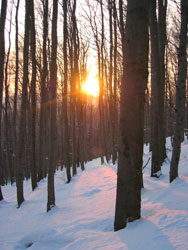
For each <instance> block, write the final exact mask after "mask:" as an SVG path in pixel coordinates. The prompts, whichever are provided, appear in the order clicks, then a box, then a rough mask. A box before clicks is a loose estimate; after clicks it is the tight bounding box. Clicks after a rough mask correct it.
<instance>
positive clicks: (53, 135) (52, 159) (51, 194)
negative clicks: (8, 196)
mask: <svg viewBox="0 0 188 250" xmlns="http://www.w3.org/2000/svg"><path fill="white" fill-rule="evenodd" d="M57 16H58V1H57V0H53V17H52V52H51V53H52V54H51V65H50V86H49V87H50V154H49V168H48V203H47V212H48V211H49V210H51V209H52V207H53V206H55V187H54V172H55V168H56V141H57V131H56V129H57V117H56V106H57V93H56V92H57V62H56V60H57Z"/></svg>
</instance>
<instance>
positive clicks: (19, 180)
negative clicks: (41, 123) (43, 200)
mask: <svg viewBox="0 0 188 250" xmlns="http://www.w3.org/2000/svg"><path fill="white" fill-rule="evenodd" d="M29 19H30V11H29V0H25V35H24V55H23V57H24V59H23V83H22V96H21V113H20V127H19V144H18V153H17V164H16V186H17V203H18V207H20V206H21V204H22V203H23V201H24V193H23V179H24V176H23V165H24V157H23V155H24V152H26V151H25V150H26V119H27V107H28V105H27V87H28V82H29V79H28V74H29V73H28V60H29V58H28V53H29V31H30V20H29Z"/></svg>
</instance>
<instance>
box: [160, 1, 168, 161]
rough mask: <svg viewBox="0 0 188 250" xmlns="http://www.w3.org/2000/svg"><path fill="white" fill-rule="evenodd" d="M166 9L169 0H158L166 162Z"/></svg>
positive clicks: (162, 152) (162, 121)
mask: <svg viewBox="0 0 188 250" xmlns="http://www.w3.org/2000/svg"><path fill="white" fill-rule="evenodd" d="M166 11H167V0H165V1H164V0H158V35H159V56H160V71H161V101H160V103H161V107H160V109H161V112H160V113H161V118H160V119H161V123H160V124H161V143H160V144H161V146H160V147H161V161H162V162H164V160H165V158H166V146H165V144H166V126H165V124H166V120H165V119H164V115H165V106H164V99H165V98H164V96H165V86H166V77H165V72H166V71H165V48H166Z"/></svg>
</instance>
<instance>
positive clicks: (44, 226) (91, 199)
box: [0, 139, 188, 250]
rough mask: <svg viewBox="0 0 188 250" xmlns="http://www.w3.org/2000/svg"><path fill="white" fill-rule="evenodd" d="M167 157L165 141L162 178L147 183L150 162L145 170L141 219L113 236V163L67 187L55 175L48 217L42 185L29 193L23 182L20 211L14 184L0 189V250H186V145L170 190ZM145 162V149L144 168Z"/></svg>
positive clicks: (92, 165) (96, 165) (93, 166)
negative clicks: (54, 194)
mask: <svg viewBox="0 0 188 250" xmlns="http://www.w3.org/2000/svg"><path fill="white" fill-rule="evenodd" d="M171 153H172V150H171V146H170V139H169V140H168V141H167V154H168V158H167V160H166V162H165V163H164V164H163V167H162V175H161V176H160V177H159V178H158V179H157V178H151V177H150V164H151V161H150V162H149V164H148V165H147V166H146V167H145V169H144V189H143V190H142V217H141V219H140V220H137V221H135V222H132V223H128V224H127V227H126V228H125V229H122V230H120V231H118V232H113V223H114V213H115V196H116V181H117V180H116V178H117V177H116V172H117V168H116V166H115V165H113V164H112V163H109V164H107V163H105V164H104V165H101V164H100V159H95V160H93V161H91V162H89V163H87V164H86V170H85V171H84V172H81V170H80V169H79V171H78V175H77V176H76V177H74V178H73V179H72V181H71V183H69V184H66V177H65V173H64V171H57V173H56V174H55V189H56V206H55V207H54V208H53V209H52V210H51V211H50V212H48V213H46V200H47V180H46V179H45V180H42V181H40V183H39V185H38V188H37V189H36V190H35V191H34V192H32V191H31V183H30V181H25V182H24V195H25V199H26V200H25V202H24V203H23V205H22V206H21V207H20V208H19V209H18V208H17V205H16V186H15V184H14V185H12V186H11V185H7V186H4V187H2V191H3V195H4V201H1V202H0V249H1V250H12V249H13V250H21V249H27V248H28V249H31V250H59V249H75V250H76V249H77V250H86V249H87V250H90V249H91V250H93V249H104V250H111V249H112V250H113V249H123V250H124V249H128V250H171V249H179V250H180V249H181V250H186V249H188V242H187V239H188V191H187V190H188V166H187V160H188V142H187V141H185V142H184V143H183V144H182V154H181V159H180V167H179V178H177V179H176V180H175V181H174V182H173V183H171V184H169V164H170V159H171ZM149 157H151V154H150V153H149V150H148V147H147V146H145V150H144V156H143V160H144V164H145V163H146V162H147V161H148V158H149Z"/></svg>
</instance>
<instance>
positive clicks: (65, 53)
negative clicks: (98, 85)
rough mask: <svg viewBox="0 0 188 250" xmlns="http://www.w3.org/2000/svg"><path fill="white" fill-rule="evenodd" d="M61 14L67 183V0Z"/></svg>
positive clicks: (67, 170) (69, 179) (68, 178)
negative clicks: (62, 17)
mask: <svg viewBox="0 0 188 250" xmlns="http://www.w3.org/2000/svg"><path fill="white" fill-rule="evenodd" d="M63 12H64V26H63V34H64V43H63V54H64V92H63V102H62V105H63V108H62V110H63V118H64V119H63V122H64V133H63V135H64V145H63V146H64V158H65V166H66V174H67V182H68V183H69V182H70V181H71V172H70V155H69V130H68V115H67V100H68V98H67V87H68V62H67V37H68V30H67V0H63Z"/></svg>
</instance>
